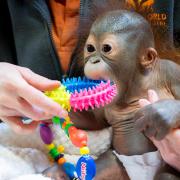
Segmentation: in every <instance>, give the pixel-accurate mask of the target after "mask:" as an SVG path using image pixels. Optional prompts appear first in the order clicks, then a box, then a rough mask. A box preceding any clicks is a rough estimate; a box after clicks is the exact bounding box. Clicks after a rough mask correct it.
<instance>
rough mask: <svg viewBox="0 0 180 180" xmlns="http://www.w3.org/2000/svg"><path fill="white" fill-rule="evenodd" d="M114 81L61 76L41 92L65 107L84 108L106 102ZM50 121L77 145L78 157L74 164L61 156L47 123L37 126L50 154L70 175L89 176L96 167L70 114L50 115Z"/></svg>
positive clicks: (86, 179)
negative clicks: (63, 116)
mask: <svg viewBox="0 0 180 180" xmlns="http://www.w3.org/2000/svg"><path fill="white" fill-rule="evenodd" d="M116 93H117V90H116V85H114V84H113V85H111V83H110V81H101V80H90V79H87V78H71V79H64V80H63V81H62V85H61V86H60V87H59V88H57V89H55V90H53V91H48V92H45V94H46V95H47V96H48V97H50V98H51V99H53V100H54V101H55V102H57V103H59V104H60V105H61V106H62V107H63V108H64V109H66V110H67V111H70V110H71V107H72V108H73V110H74V111H77V110H80V111H82V110H88V109H89V108H92V109H94V108H98V107H101V106H104V105H105V104H108V103H110V102H111V101H112V99H113V97H114V96H115V95H116ZM52 121H53V123H54V124H56V125H59V126H60V127H61V128H62V129H63V130H64V132H65V133H66V135H67V136H68V137H69V138H70V140H71V142H72V143H73V144H74V145H75V146H77V147H79V148H80V154H81V155H82V157H81V158H80V159H79V160H78V162H77V165H76V167H75V166H74V165H73V164H71V163H68V162H66V160H65V159H64V154H63V151H64V146H63V145H60V146H56V145H55V144H54V143H53V133H52V131H51V129H50V127H49V125H48V124H47V123H43V124H42V125H41V126H40V135H41V138H42V140H43V142H44V143H45V144H46V147H47V148H48V150H49V154H50V155H51V157H52V158H53V159H54V160H55V161H56V162H57V163H58V164H60V165H61V166H62V167H63V169H64V171H65V172H66V174H67V175H68V176H69V178H70V179H80V180H92V179H93V178H94V176H95V174H96V167H95V162H94V160H93V158H92V157H91V156H90V155H89V153H90V151H89V148H88V147H87V134H86V133H85V132H84V131H82V130H80V129H77V128H76V127H75V126H74V125H73V123H72V122H71V121H70V118H69V117H67V118H66V119H61V118H59V117H54V118H53V119H52Z"/></svg>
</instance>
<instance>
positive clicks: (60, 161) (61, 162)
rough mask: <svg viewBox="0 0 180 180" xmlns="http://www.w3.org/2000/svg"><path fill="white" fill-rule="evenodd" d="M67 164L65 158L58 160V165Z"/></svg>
mask: <svg viewBox="0 0 180 180" xmlns="http://www.w3.org/2000/svg"><path fill="white" fill-rule="evenodd" d="M65 162H66V160H65V158H60V159H58V164H61V165H62V164H64V163H65Z"/></svg>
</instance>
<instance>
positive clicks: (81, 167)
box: [76, 155, 96, 180]
mask: <svg viewBox="0 0 180 180" xmlns="http://www.w3.org/2000/svg"><path fill="white" fill-rule="evenodd" d="M76 171H77V174H78V177H79V178H80V179H81V180H92V179H93V178H94V177H95V175H96V164H95V162H94V159H93V158H92V157H91V156H90V155H84V156H82V157H81V158H80V159H79V160H78V162H77V165H76Z"/></svg>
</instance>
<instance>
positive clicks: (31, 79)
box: [17, 67, 60, 91]
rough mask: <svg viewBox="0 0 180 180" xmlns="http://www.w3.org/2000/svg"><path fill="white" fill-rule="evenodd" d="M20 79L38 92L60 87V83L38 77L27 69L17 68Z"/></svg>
mask: <svg viewBox="0 0 180 180" xmlns="http://www.w3.org/2000/svg"><path fill="white" fill-rule="evenodd" d="M17 69H18V71H19V72H20V74H21V75H22V77H23V78H24V79H25V80H26V81H27V83H28V84H30V85H31V86H33V87H35V88H36V89H38V90H40V91H50V90H53V89H55V88H58V87H59V86H60V82H59V81H56V80H50V79H48V78H45V77H43V76H40V75H38V74H36V73H34V72H33V71H31V70H30V69H28V68H23V67H17Z"/></svg>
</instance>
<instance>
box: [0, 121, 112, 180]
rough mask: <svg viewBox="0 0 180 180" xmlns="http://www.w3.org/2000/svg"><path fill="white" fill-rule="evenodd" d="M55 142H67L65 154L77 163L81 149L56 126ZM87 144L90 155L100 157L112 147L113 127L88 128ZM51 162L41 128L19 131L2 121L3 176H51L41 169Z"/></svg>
mask: <svg viewBox="0 0 180 180" xmlns="http://www.w3.org/2000/svg"><path fill="white" fill-rule="evenodd" d="M53 131H54V135H55V143H56V144H58V145H60V144H63V145H64V146H65V158H66V159H67V161H70V162H72V163H76V161H77V160H78V158H79V156H80V155H79V149H78V148H76V147H74V146H73V145H72V144H71V142H70V141H69V139H68V138H67V136H66V135H65V133H64V132H63V130H60V128H59V127H55V126H54V127H53ZM87 133H88V146H89V148H90V151H91V155H92V156H94V158H97V157H98V156H99V155H100V154H102V153H103V152H105V151H106V150H107V149H109V147H110V142H111V138H112V136H111V135H112V131H111V128H108V129H104V130H102V131H89V132H87ZM51 165H52V164H51V163H50V162H49V160H48V158H47V151H46V149H45V146H44V144H43V143H42V141H41V139H40V136H39V131H38V130H37V132H35V133H34V134H32V135H28V136H27V135H26V136H25V135H23V136H22V135H18V134H15V133H14V132H12V130H11V129H10V128H9V127H8V126H7V125H5V124H4V123H0V180H50V178H46V177H43V176H42V175H41V172H42V171H43V170H45V169H46V168H48V167H50V166H51Z"/></svg>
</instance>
